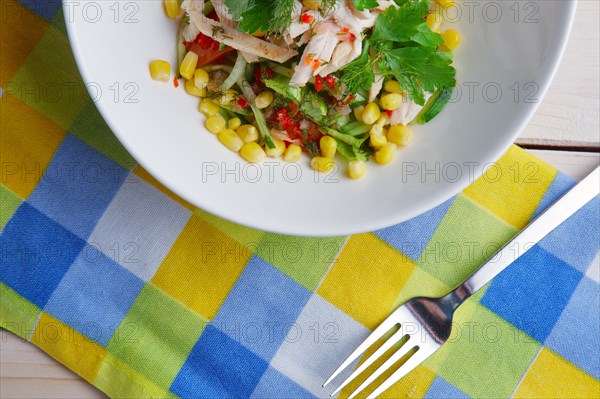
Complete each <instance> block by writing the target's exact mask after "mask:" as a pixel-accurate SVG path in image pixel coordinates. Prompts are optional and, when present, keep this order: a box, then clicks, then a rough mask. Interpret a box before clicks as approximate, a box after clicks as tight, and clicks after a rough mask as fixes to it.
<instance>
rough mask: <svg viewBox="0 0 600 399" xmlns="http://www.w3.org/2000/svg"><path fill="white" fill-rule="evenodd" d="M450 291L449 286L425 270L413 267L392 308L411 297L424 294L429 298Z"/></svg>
mask: <svg viewBox="0 0 600 399" xmlns="http://www.w3.org/2000/svg"><path fill="white" fill-rule="evenodd" d="M450 291H451V288H450V287H449V286H448V285H447V284H444V283H443V282H441V281H440V280H438V279H437V278H435V277H434V276H432V275H431V274H429V273H428V272H427V271H425V270H423V269H420V268H418V267H415V268H414V270H413V272H412V274H411V275H410V277H409V279H408V281H407V282H406V284H404V287H403V288H402V291H400V295H398V298H397V299H396V302H395V304H394V308H397V307H398V306H400V305H402V304H403V303H405V302H406V301H408V300H409V299H411V298H415V297H418V296H426V297H431V298H436V297H441V296H443V295H446V294H447V293H449V292H450Z"/></svg>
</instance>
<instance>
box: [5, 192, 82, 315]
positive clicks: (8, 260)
mask: <svg viewBox="0 0 600 399" xmlns="http://www.w3.org/2000/svg"><path fill="white" fill-rule="evenodd" d="M84 245H85V242H84V241H83V240H81V239H79V238H77V237H76V236H75V235H73V234H72V233H70V232H69V231H67V230H66V229H64V228H63V227H62V226H60V225H59V224H58V223H56V222H55V221H53V220H52V219H50V218H48V217H47V216H45V215H44V214H42V213H41V212H40V211H38V210H37V209H35V208H33V207H32V206H31V205H29V204H28V203H26V202H24V203H22V204H21V206H19V208H18V209H17V211H16V212H15V214H14V215H13V217H12V219H11V220H10V221H9V222H8V224H7V225H6V226H5V227H4V230H3V231H2V234H0V281H2V282H4V283H5V284H7V285H8V286H10V287H11V288H12V289H13V290H15V291H16V292H18V293H19V294H20V295H21V296H23V297H25V298H27V299H28V300H29V301H31V302H33V303H34V304H36V305H37V306H39V307H40V308H43V307H44V306H45V305H46V302H47V301H48V299H49V298H50V295H52V292H53V291H54V289H55V288H56V286H57V285H58V283H59V282H60V280H61V278H62V277H63V275H64V274H65V273H66V272H67V270H68V269H69V267H70V266H71V264H72V263H73V261H74V260H75V258H76V257H77V255H78V254H79V252H80V251H81V249H82V248H83V247H84Z"/></svg>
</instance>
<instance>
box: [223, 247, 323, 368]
mask: <svg viewBox="0 0 600 399" xmlns="http://www.w3.org/2000/svg"><path fill="white" fill-rule="evenodd" d="M310 295H311V293H310V292H309V291H308V290H306V289H305V288H304V287H302V286H301V285H299V284H298V283H296V282H295V281H294V280H292V279H291V278H289V277H288V276H287V275H285V274H284V273H282V272H280V271H279V270H278V269H276V268H275V267H273V266H271V265H270V264H269V263H267V262H266V261H264V260H262V259H261V258H259V257H258V256H253V257H252V258H251V259H250V260H249V261H248V264H247V265H246V268H245V270H244V272H243V273H242V275H241V276H240V278H239V279H238V281H237V283H236V284H235V286H234V287H233V289H232V290H231V293H230V294H229V296H228V297H227V299H226V300H225V303H223V305H222V306H221V309H220V310H219V313H218V314H217V316H216V317H215V320H214V325H215V326H216V327H217V328H219V329H221V330H222V331H224V332H226V333H227V334H228V335H230V336H232V337H233V338H234V339H235V340H236V341H238V342H240V343H241V344H242V345H244V346H246V347H247V348H248V349H250V350H252V351H253V352H255V353H256V354H257V355H259V356H261V357H262V358H263V359H265V360H266V361H270V360H271V358H272V357H273V355H274V354H275V352H276V351H277V349H278V348H279V346H280V345H281V343H282V342H283V340H284V339H285V337H286V335H287V333H288V330H289V329H290V327H291V325H292V323H293V322H294V321H295V320H296V319H297V318H298V315H299V314H300V312H301V311H302V308H303V307H304V305H305V304H306V303H307V302H308V299H309V298H310Z"/></svg>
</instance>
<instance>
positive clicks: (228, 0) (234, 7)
mask: <svg viewBox="0 0 600 399" xmlns="http://www.w3.org/2000/svg"><path fill="white" fill-rule="evenodd" d="M252 3H253V2H252V0H225V5H226V6H227V8H228V9H229V13H230V14H231V16H232V17H233V19H234V20H236V21H239V20H240V19H242V14H243V13H244V11H246V10H248V9H249V8H250V7H251V6H252Z"/></svg>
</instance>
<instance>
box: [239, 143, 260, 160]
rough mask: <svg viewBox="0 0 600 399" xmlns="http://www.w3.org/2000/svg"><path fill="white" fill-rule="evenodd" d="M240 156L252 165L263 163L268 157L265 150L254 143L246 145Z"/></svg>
mask: <svg viewBox="0 0 600 399" xmlns="http://www.w3.org/2000/svg"><path fill="white" fill-rule="evenodd" d="M240 155H241V156H242V158H244V159H245V160H246V161H248V162H252V163H256V162H261V161H263V160H264V159H265V158H266V156H267V154H266V153H265V150H263V149H262V147H261V146H259V145H258V143H256V142H254V141H252V142H250V143H246V144H244V145H243V146H242V149H241V150H240Z"/></svg>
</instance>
